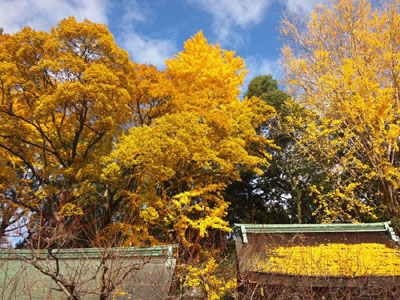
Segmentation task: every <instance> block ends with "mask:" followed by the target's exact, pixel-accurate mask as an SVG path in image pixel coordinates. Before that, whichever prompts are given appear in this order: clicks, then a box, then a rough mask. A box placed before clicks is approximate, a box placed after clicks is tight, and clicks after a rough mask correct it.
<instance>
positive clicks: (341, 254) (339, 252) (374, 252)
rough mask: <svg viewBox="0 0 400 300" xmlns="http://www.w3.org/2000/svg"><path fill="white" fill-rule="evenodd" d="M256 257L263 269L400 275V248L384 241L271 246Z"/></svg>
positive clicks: (259, 268)
mask: <svg viewBox="0 0 400 300" xmlns="http://www.w3.org/2000/svg"><path fill="white" fill-rule="evenodd" d="M265 251H266V255H267V256H268V258H267V259H262V258H260V257H258V258H254V261H253V262H252V263H253V264H254V266H255V269H256V270H257V271H260V272H268V273H283V274H289V275H304V276H349V277H355V276H399V275H400V269H399V267H400V251H398V250H396V249H393V248H389V247H387V246H385V245H384V244H375V243H359V244H320V245H318V246H293V247H276V248H273V247H269V246H267V247H266V249H265Z"/></svg>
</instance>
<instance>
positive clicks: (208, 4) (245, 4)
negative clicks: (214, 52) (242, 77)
mask: <svg viewBox="0 0 400 300" xmlns="http://www.w3.org/2000/svg"><path fill="white" fill-rule="evenodd" d="M190 1H191V2H192V3H197V4H198V5H200V7H201V8H202V9H203V10H205V11H206V12H208V13H209V14H211V15H212V16H213V18H214V24H213V28H214V33H215V34H216V35H217V37H218V39H219V40H220V42H225V41H227V40H228V39H229V38H232V37H233V38H239V37H238V36H237V35H235V34H234V33H233V30H232V29H233V27H234V26H239V27H242V28H245V27H248V26H251V25H255V24H258V23H259V22H260V21H261V20H262V18H263V16H264V13H265V11H266V8H267V7H268V5H269V4H270V3H271V0H252V1H243V0H219V1H215V0H190Z"/></svg>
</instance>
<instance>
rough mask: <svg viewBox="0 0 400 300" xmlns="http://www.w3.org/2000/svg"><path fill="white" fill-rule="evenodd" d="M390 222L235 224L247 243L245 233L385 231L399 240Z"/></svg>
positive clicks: (395, 239) (392, 237)
mask: <svg viewBox="0 0 400 300" xmlns="http://www.w3.org/2000/svg"><path fill="white" fill-rule="evenodd" d="M390 225H391V223H390V222H381V223H364V224H363V223H360V224H235V227H236V228H237V229H239V230H240V232H241V234H242V240H243V243H247V233H328V232H333V233H341V232H354V233H355V232H386V233H387V234H388V236H389V237H390V238H391V239H392V240H393V241H394V242H396V243H397V242H399V237H398V236H397V235H396V234H395V232H394V230H393V228H392V227H391V226H390Z"/></svg>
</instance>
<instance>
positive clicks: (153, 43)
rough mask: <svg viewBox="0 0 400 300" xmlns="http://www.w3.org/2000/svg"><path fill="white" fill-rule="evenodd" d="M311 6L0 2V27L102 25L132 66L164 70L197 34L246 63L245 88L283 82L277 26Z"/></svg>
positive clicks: (304, 1) (273, 0)
mask: <svg viewBox="0 0 400 300" xmlns="http://www.w3.org/2000/svg"><path fill="white" fill-rule="evenodd" d="M314 4H315V1H314V0H118V1H113V0H0V8H1V9H0V27H3V28H4V31H5V32H8V33H14V32H16V31H18V30H19V29H21V28H22V27H24V26H30V27H32V28H34V29H36V30H49V28H50V27H51V26H54V25H56V24H57V23H58V22H59V21H60V20H61V19H63V18H66V17H69V16H74V17H75V18H76V19H77V20H79V21H81V20H83V19H85V18H87V19H89V20H91V21H93V22H97V23H103V24H107V25H108V27H109V29H110V31H111V32H112V34H113V35H114V37H115V40H116V42H117V43H118V45H119V46H121V47H122V48H124V49H126V50H127V51H128V52H129V53H130V55H131V58H132V60H134V61H135V62H138V63H149V64H153V65H156V66H157V67H159V68H161V69H162V68H164V67H165V65H164V61H165V59H167V58H170V57H172V55H173V54H176V53H178V52H179V51H181V50H182V49H183V43H184V42H185V41H186V40H187V39H189V38H190V37H191V36H193V35H194V34H196V33H197V32H198V31H199V30H202V31H203V33H204V35H205V36H206V37H207V39H208V40H209V42H211V43H219V44H220V45H221V47H222V48H225V49H229V50H235V51H236V52H237V54H238V55H239V56H241V57H243V58H244V59H245V61H246V65H247V69H248V70H249V75H248V76H247V79H246V83H247V82H248V81H249V80H250V79H251V78H252V77H254V76H256V75H259V74H266V73H269V74H272V75H273V76H274V77H275V78H277V79H280V78H281V77H282V68H281V67H280V65H279V62H278V61H279V58H280V49H281V47H282V40H281V39H280V37H279V29H278V27H279V24H280V20H281V18H282V16H283V15H284V14H286V13H287V12H294V13H297V14H301V15H305V14H308V13H309V12H310V11H311V10H312V8H313V6H314Z"/></svg>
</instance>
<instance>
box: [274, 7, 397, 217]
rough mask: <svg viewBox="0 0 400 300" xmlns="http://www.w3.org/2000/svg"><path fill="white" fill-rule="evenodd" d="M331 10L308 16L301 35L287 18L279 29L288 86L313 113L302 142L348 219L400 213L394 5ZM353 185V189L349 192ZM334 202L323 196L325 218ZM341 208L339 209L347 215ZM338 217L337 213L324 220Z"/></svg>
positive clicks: (321, 9) (335, 8)
mask: <svg viewBox="0 0 400 300" xmlns="http://www.w3.org/2000/svg"><path fill="white" fill-rule="evenodd" d="M331 4H332V5H331V6H319V7H317V8H316V9H315V10H314V11H313V13H312V18H311V20H310V21H308V22H307V23H306V24H305V31H304V32H300V29H299V28H297V26H296V22H292V21H291V20H288V19H287V20H285V21H284V24H283V31H282V32H283V34H284V35H285V36H286V37H287V38H288V43H287V45H286V46H285V48H284V50H283V54H284V57H285V69H286V71H287V82H288V83H289V87H288V88H289V90H290V91H291V92H292V93H294V94H296V98H297V100H298V101H299V102H300V103H302V104H304V105H305V106H306V107H307V108H310V109H311V110H312V111H313V112H314V113H315V118H314V120H310V123H311V124H310V126H308V127H307V134H306V135H305V137H304V138H303V139H301V140H299V144H301V145H302V146H303V148H302V149H303V150H304V153H307V155H309V156H311V157H314V158H315V159H316V161H318V160H319V162H320V163H321V165H322V168H324V169H325V170H326V171H327V172H328V173H330V174H331V179H332V181H331V182H334V185H335V188H337V189H339V190H340V193H342V194H345V195H346V196H347V197H348V198H347V199H348V202H350V203H352V204H350V207H352V209H354V211H353V213H354V212H355V211H358V210H359V209H360V210H361V211H359V213H360V215H359V216H358V217H361V215H363V214H364V213H365V212H368V213H367V214H372V215H374V213H373V211H374V210H375V212H377V211H380V214H382V213H384V214H386V215H387V216H389V217H390V216H396V215H398V213H399V212H400V211H399V204H400V201H399V198H398V182H399V179H400V169H399V167H398V166H399V164H398V162H399V147H398V141H399V140H398V138H399V135H400V127H399V125H400V124H399V113H400V111H399V109H400V106H399V95H400V93H399V91H400V90H399V87H400V86H399V83H398V80H397V77H398V74H399V70H400V63H399V62H400V60H399V58H400V54H399V51H398V47H399V46H400V45H399V41H400V30H399V28H400V27H399V25H400V13H399V10H398V3H397V4H396V3H395V2H392V1H386V2H385V1H384V2H383V3H382V6H380V7H379V8H378V9H372V8H371V5H370V3H369V1H367V0H351V1H347V0H333V1H331ZM298 46H300V47H298ZM293 122H295V121H294V120H293ZM316 153H318V155H320V157H318V158H317V156H318V155H316ZM328 163H329V164H328ZM351 184H356V187H355V188H354V189H352V192H351V193H348V192H346V190H347V191H348V187H349V186H351ZM350 194H351V195H350ZM349 195H350V196H349ZM331 196H332V195H327V196H326V197H325V196H323V195H322V196H321V197H322V198H324V197H325V199H322V198H320V200H324V203H325V204H326V206H325V209H326V210H325V214H329V211H328V210H329V206H330V205H333V206H335V204H334V201H335V200H334V199H335V197H331ZM328 198H330V199H331V200H328ZM340 198H342V197H340ZM336 199H337V197H336ZM344 202H346V201H343V203H342V204H340V205H337V207H341V208H342V209H341V211H342V212H343V213H344V214H345V213H346V212H345V209H344V208H345V207H346V203H344ZM325 204H324V205H325ZM323 211H324V210H323ZM362 211H363V212H362ZM356 214H357V213H356ZM342 217H343V216H341V213H340V212H339V210H338V211H337V212H336V213H335V214H330V216H329V218H330V219H331V220H335V219H336V220H337V218H342ZM345 218H347V217H345Z"/></svg>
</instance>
